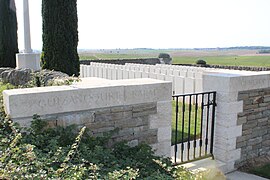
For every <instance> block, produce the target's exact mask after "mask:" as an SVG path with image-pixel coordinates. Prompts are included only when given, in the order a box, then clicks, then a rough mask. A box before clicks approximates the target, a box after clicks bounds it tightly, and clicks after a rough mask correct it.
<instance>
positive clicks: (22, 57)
mask: <svg viewBox="0 0 270 180" xmlns="http://www.w3.org/2000/svg"><path fill="white" fill-rule="evenodd" d="M23 26H24V50H23V52H22V53H18V54H16V65H17V67H16V69H21V68H30V69H33V70H34V71H37V70H40V54H39V53H34V52H33V50H32V49H31V35H30V21H29V5H28V0H23Z"/></svg>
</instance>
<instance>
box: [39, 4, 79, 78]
mask: <svg viewBox="0 0 270 180" xmlns="http://www.w3.org/2000/svg"><path fill="white" fill-rule="evenodd" d="M42 17H43V34H42V39H43V53H44V54H43V55H42V67H43V68H44V69H50V70H56V71H61V72H64V73H67V74H68V75H75V76H78V75H79V56H78V53H77V46H78V30H77V29H78V17H77V0H42Z"/></svg>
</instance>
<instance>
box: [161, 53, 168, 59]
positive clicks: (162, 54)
mask: <svg viewBox="0 0 270 180" xmlns="http://www.w3.org/2000/svg"><path fill="white" fill-rule="evenodd" d="M158 58H163V59H168V58H171V56H170V55H169V54H167V53H160V54H159V55H158Z"/></svg>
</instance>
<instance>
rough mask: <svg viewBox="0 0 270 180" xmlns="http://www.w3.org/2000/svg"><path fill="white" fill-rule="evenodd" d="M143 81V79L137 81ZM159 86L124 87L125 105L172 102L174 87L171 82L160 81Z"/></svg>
mask: <svg viewBox="0 0 270 180" xmlns="http://www.w3.org/2000/svg"><path fill="white" fill-rule="evenodd" d="M137 80H141V79H137ZM158 82H160V83H159V84H158V85H157V84H154V83H153V84H148V85H147V86H146V85H145V86H143V85H129V86H125V87H124V89H125V90H124V91H125V98H126V99H125V103H126V104H138V103H139V102H145V103H146V102H158V101H168V100H171V95H172V94H171V92H172V85H171V82H167V81H158Z"/></svg>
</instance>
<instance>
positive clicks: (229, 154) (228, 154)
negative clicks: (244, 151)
mask: <svg viewBox="0 0 270 180" xmlns="http://www.w3.org/2000/svg"><path fill="white" fill-rule="evenodd" d="M213 153H214V156H215V158H216V159H217V160H220V161H222V162H225V163H226V162H231V161H236V160H238V159H240V157H241V149H234V150H231V151H226V150H223V149H219V148H217V147H215V148H214V152H213Z"/></svg>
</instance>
